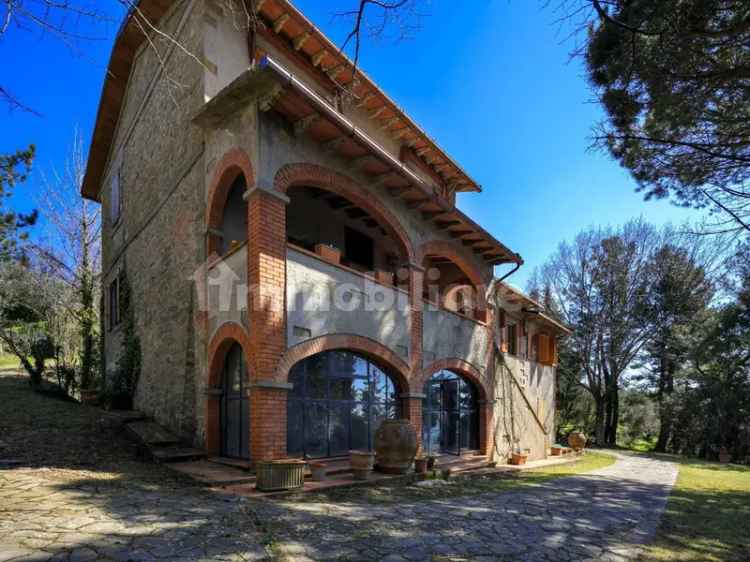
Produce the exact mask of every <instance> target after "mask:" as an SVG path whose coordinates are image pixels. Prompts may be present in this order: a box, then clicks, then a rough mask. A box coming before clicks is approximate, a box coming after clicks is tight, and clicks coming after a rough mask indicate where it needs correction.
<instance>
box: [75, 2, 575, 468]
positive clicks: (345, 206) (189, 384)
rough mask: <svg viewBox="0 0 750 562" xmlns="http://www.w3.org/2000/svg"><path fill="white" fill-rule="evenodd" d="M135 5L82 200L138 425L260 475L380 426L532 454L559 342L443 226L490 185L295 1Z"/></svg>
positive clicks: (470, 228) (470, 224)
mask: <svg viewBox="0 0 750 562" xmlns="http://www.w3.org/2000/svg"><path fill="white" fill-rule="evenodd" d="M136 4H137V8H136V9H134V10H132V11H131V13H130V15H129V17H128V18H127V20H126V21H125V23H124V24H123V26H122V28H121V30H120V32H119V34H118V36H117V39H116V42H115V45H114V49H113V52H112V55H111V59H110V63H109V68H108V74H107V78H106V81H105V84H104V89H103V92H102V97H101V101H100V105H99V111H98V115H97V120H96V126H95V130H94V135H93V139H92V144H91V149H90V154H89V160H88V166H87V172H86V176H85V180H84V184H83V189H82V191H83V196H84V197H87V198H89V199H92V200H95V201H99V202H101V204H102V206H103V209H102V210H103V217H104V219H103V262H102V271H103V280H102V282H103V294H104V295H105V298H104V310H103V318H104V327H103V329H104V333H105V338H104V355H105V363H106V368H107V370H108V372H111V371H112V370H113V369H114V368H115V366H116V363H117V359H118V357H119V356H120V353H121V351H122V349H121V348H122V341H123V323H124V322H123V317H124V312H123V310H122V308H123V306H124V305H123V298H122V295H121V293H122V290H123V282H124V281H123V280H124V279H127V282H128V286H129V287H130V291H129V296H128V299H127V306H128V307H129V313H130V314H131V315H132V316H131V317H132V323H133V326H134V328H135V333H136V334H137V335H138V337H139V341H140V347H141V355H142V370H141V375H140V379H139V381H138V385H137V391H136V395H135V405H136V407H137V408H138V409H139V410H141V411H143V412H144V413H146V414H148V415H150V416H152V417H153V418H154V419H155V420H156V421H158V422H159V423H161V424H163V425H165V426H167V427H169V428H170V429H172V430H173V431H174V432H176V433H177V434H178V435H180V436H181V437H182V438H184V439H185V440H186V441H188V442H190V443H193V444H194V445H196V446H198V447H202V448H204V449H206V450H207V452H208V453H209V454H210V455H215V456H223V457H233V458H240V459H249V460H251V461H256V460H261V459H273V458H286V457H306V458H332V457H337V456H343V455H346V454H348V452H349V451H350V450H355V449H370V448H371V447H372V437H373V434H374V431H375V429H376V428H377V426H378V423H379V422H380V420H382V419H384V418H387V417H401V418H406V419H408V420H410V421H411V423H412V424H413V425H414V426H415V428H416V429H417V435H419V436H420V438H421V446H422V448H423V449H424V450H425V451H429V452H433V453H449V454H456V455H461V454H467V453H469V454H477V453H479V454H481V455H485V456H487V457H489V458H493V459H494V460H498V459H499V460H500V461H501V462H505V460H506V459H507V456H508V453H509V451H510V450H511V449H514V448H516V447H519V448H528V449H530V458H532V459H538V458H544V457H545V456H546V455H547V450H548V448H549V447H550V445H551V440H552V439H554V427H553V426H554V395H555V367H556V339H557V338H558V337H559V336H561V335H563V334H564V333H566V331H567V330H566V328H565V327H564V326H562V325H560V324H559V323H558V322H556V321H555V320H554V319H552V318H550V317H548V316H546V315H545V314H544V313H543V311H542V307H540V306H539V305H538V304H537V303H536V302H535V301H534V300H532V299H530V298H529V297H527V296H525V295H523V294H521V293H519V292H518V291H516V290H514V289H512V288H511V287H510V286H508V285H505V284H503V283H502V282H500V280H496V279H494V277H493V276H494V271H495V269H496V268H497V271H498V275H499V276H503V275H507V274H510V273H512V272H513V271H515V270H516V269H517V268H518V267H519V266H520V265H521V264H522V263H523V261H522V259H521V257H520V256H519V255H518V254H516V253H514V252H513V251H511V250H510V249H508V248H507V247H506V246H504V245H503V244H502V243H501V242H499V241H498V240H496V239H495V238H494V237H493V236H492V235H490V234H489V233H488V232H487V231H486V230H484V229H483V228H482V227H481V226H479V225H478V224H476V223H475V222H474V221H472V219H471V218H469V217H468V216H466V215H465V214H464V213H463V212H461V211H460V210H459V208H458V207H457V206H456V194H457V193H459V192H478V191H480V187H479V185H477V183H476V182H475V181H474V180H473V179H472V178H471V177H470V176H469V175H468V174H467V173H466V172H465V171H464V170H463V169H462V168H461V167H460V166H459V164H458V163H456V162H455V161H454V160H453V159H452V158H451V157H450V156H449V155H448V154H446V152H445V151H444V150H443V149H441V148H440V146H439V145H438V144H436V142H435V141H434V140H432V139H431V138H430V137H429V136H428V135H427V133H425V132H424V131H423V130H422V129H421V128H420V127H419V126H418V125H417V124H416V123H414V121H412V119H411V118H410V117H409V116H408V115H406V114H405V113H404V111H403V110H402V109H400V108H399V106H398V105H396V103H395V102H394V101H393V100H391V99H390V98H389V97H388V96H387V95H386V94H385V93H384V92H383V91H382V90H381V89H379V88H378V86H377V85H376V84H374V83H373V82H372V81H371V80H370V79H369V78H368V77H367V76H366V75H365V74H363V73H361V72H359V71H357V72H356V75H354V76H353V72H352V63H351V61H349V60H348V59H347V58H346V57H345V56H344V55H342V54H341V53H340V52H339V49H338V48H337V46H336V45H334V44H333V43H332V42H331V41H330V40H328V39H327V38H326V37H325V36H324V35H323V34H322V33H321V32H320V31H319V30H318V29H317V28H316V27H315V26H314V25H313V24H312V23H311V22H310V21H309V20H308V19H306V18H305V16H304V15H303V14H302V13H300V12H299V11H298V10H297V9H296V8H295V7H294V6H293V5H292V4H291V3H289V2H288V1H287V0H255V2H254V3H252V4H253V5H252V10H251V11H252V12H253V13H250V12H248V13H245V12H244V11H243V10H242V9H241V8H238V9H234V10H233V9H230V8H228V7H227V6H229V5H230V4H229V3H227V2H218V1H215V2H214V1H211V0H175V1H170V0H140V2H136ZM250 4H251V3H248V5H250ZM145 18H148V21H150V22H153V23H155V25H157V26H158V28H159V31H160V32H164V34H168V35H169V36H170V37H172V38H174V40H169V39H166V38H165V35H163V34H161V33H159V34H151V37H150V40H149V41H146V40H145V38H144V33H143V30H144V29H150V27H149V24H148V23H146V20H145Z"/></svg>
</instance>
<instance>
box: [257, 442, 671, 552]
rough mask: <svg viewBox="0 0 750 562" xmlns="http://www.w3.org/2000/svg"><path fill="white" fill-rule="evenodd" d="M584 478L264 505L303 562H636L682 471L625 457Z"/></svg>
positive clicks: (279, 539) (278, 545)
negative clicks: (485, 490) (402, 499)
mask: <svg viewBox="0 0 750 562" xmlns="http://www.w3.org/2000/svg"><path fill="white" fill-rule="evenodd" d="M617 456H618V460H617V462H616V463H615V464H613V465H611V466H609V467H607V468H604V469H601V470H598V471H594V472H590V473H587V474H585V475H582V476H571V477H565V478H561V479H557V480H552V481H549V482H548V483H546V484H542V485H540V486H534V487H522V488H519V489H518V490H513V491H509V492H504V493H495V494H486V495H481V496H473V497H457V498H451V499H446V500H431V501H426V502H419V503H401V504H393V505H368V504H355V503H350V504H342V505H335V504H332V503H292V502H285V503H270V502H267V503H263V504H259V505H258V506H257V507H256V511H257V512H258V515H259V517H260V519H261V520H265V521H269V522H271V521H272V522H273V525H272V526H271V527H272V530H273V533H274V535H275V538H276V542H275V545H274V550H275V552H277V553H279V554H280V555H282V556H284V555H286V556H288V557H289V558H290V559H293V560H307V559H313V560H333V559H343V560H383V561H386V562H403V561H418V560H419V561H421V560H425V561H429V560H433V561H435V560H477V561H497V560H514V561H515V560H520V561H525V562H527V561H528V562H533V561H537V560H539V561H547V560H549V561H555V562H557V561H561V562H562V561H566V560H576V561H577V560H611V561H620V560H628V559H632V558H634V557H636V556H637V555H638V554H639V546H640V545H643V544H645V543H647V542H648V541H650V540H651V538H652V537H653V535H654V533H655V531H656V528H657V525H658V523H659V519H660V517H661V514H662V513H663V511H664V508H665V506H666V501H667V498H668V496H669V492H670V490H671V488H672V486H673V484H674V482H675V479H676V476H677V467H676V466H675V465H674V464H673V463H669V462H665V461H659V460H650V459H646V458H643V457H637V456H630V455H617Z"/></svg>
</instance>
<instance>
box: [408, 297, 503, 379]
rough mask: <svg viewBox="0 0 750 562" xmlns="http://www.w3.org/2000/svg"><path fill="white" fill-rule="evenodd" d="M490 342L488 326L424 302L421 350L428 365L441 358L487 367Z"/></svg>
mask: <svg viewBox="0 0 750 562" xmlns="http://www.w3.org/2000/svg"><path fill="white" fill-rule="evenodd" d="M490 341H491V334H490V331H489V329H488V328H487V326H486V325H485V324H484V323H482V322H479V321H477V320H473V319H471V318H468V317H467V316H464V315H462V314H458V313H456V312H452V311H450V310H446V309H444V308H439V307H437V306H435V305H434V304H432V303H429V302H425V307H424V314H423V320H422V348H423V355H424V363H425V365H427V364H429V363H432V362H433V361H438V360H440V359H447V358H454V357H457V358H459V359H463V360H464V361H467V362H468V363H471V364H473V365H476V366H485V365H486V364H487V357H488V352H489V346H490Z"/></svg>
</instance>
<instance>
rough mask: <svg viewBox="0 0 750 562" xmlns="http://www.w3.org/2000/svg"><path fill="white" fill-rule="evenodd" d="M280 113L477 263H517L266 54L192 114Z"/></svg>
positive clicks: (214, 119) (211, 119)
mask: <svg viewBox="0 0 750 562" xmlns="http://www.w3.org/2000/svg"><path fill="white" fill-rule="evenodd" d="M251 102H252V103H254V102H257V103H258V105H259V107H260V109H261V110H265V111H268V110H270V109H273V110H274V111H276V112H277V113H279V114H281V115H283V116H284V117H285V118H286V119H287V120H288V121H289V122H290V124H291V126H292V129H293V131H294V133H295V134H297V135H306V136H310V137H311V138H313V139H314V140H315V141H316V142H318V143H319V144H321V145H322V146H323V147H324V149H325V150H328V151H331V152H335V153H336V154H337V155H338V156H339V157H341V158H344V159H346V160H348V161H349V162H350V164H351V165H352V166H354V167H356V168H357V169H358V170H359V171H360V172H361V173H362V174H363V175H365V176H368V177H369V178H371V185H376V186H379V187H382V188H384V189H386V190H387V191H388V192H389V193H390V194H391V196H393V197H396V198H399V199H401V200H402V201H403V202H404V203H405V204H406V205H407V206H408V207H409V208H410V209H411V210H412V212H414V213H419V214H420V215H421V217H422V218H423V219H425V220H429V221H432V222H434V223H436V224H437V225H438V226H439V227H440V228H441V229H443V230H444V231H447V232H448V234H449V235H450V236H451V237H452V238H454V239H456V240H457V242H460V243H462V244H463V245H464V246H466V247H467V249H469V250H470V251H472V252H473V253H474V254H476V255H477V256H478V257H479V258H480V259H481V260H483V261H484V262H486V263H488V264H490V265H496V264H503V263H517V264H521V263H523V259H522V258H521V256H520V255H518V254H516V253H514V252H512V251H511V250H510V249H508V248H507V247H506V246H505V245H503V244H502V243H500V242H499V241H498V240H496V239H495V238H494V237H493V236H492V235H491V234H489V233H488V232H487V231H486V230H484V229H483V228H481V227H480V226H479V225H477V224H476V223H475V222H474V221H472V220H471V219H470V218H469V217H467V216H466V215H465V214H464V213H462V212H461V211H460V210H458V209H457V208H455V206H453V205H452V204H450V203H449V202H448V201H446V200H445V198H444V197H442V196H441V195H440V194H439V193H437V192H436V190H435V187H434V186H433V185H431V184H429V183H427V182H426V181H425V180H423V179H422V178H421V177H420V176H419V175H417V174H416V173H415V172H414V171H413V170H411V169H410V168H409V167H408V166H407V165H406V164H405V163H404V162H402V161H401V160H399V159H398V158H396V157H395V156H393V155H392V154H391V153H390V152H388V151H387V150H386V149H385V148H383V147H382V146H381V145H380V144H379V143H378V142H376V141H375V140H373V139H372V138H371V137H370V136H369V135H368V134H367V133H366V132H365V131H363V130H362V129H361V128H359V127H357V126H356V125H354V124H353V123H352V122H351V121H350V120H349V119H347V118H346V116H344V115H343V114H342V113H341V112H339V111H338V110H337V109H336V108H335V107H333V106H332V105H331V104H330V103H329V102H328V101H327V100H326V99H324V98H323V97H322V96H320V95H319V94H317V93H316V92H315V91H313V90H312V89H311V88H310V87H309V86H307V85H306V84H305V83H304V82H302V81H301V80H300V79H298V78H297V77H296V76H294V75H293V74H292V73H291V72H289V71H288V70H287V69H286V68H284V67H283V66H282V65H281V64H280V63H279V62H277V61H275V60H274V59H272V58H271V57H269V56H265V57H263V58H262V59H261V60H260V61H258V62H257V63H254V64H253V65H252V66H251V67H250V68H248V69H247V70H246V71H245V72H243V73H242V74H241V75H240V76H239V77H238V78H236V79H235V80H234V81H233V82H232V83H231V84H229V85H228V86H227V87H226V88H224V89H223V90H222V91H221V92H219V93H218V94H217V95H216V96H214V97H213V98H212V99H211V100H210V101H208V102H207V103H206V104H205V105H204V106H203V107H202V108H201V110H200V111H199V112H198V113H197V114H196V115H195V117H194V122H195V123H196V124H198V125H200V126H201V127H204V128H211V127H217V126H219V125H220V124H221V123H222V122H224V121H225V120H226V119H227V118H228V117H229V116H230V115H232V114H234V113H235V112H236V111H238V110H239V109H241V108H242V107H245V106H247V104H249V103H251Z"/></svg>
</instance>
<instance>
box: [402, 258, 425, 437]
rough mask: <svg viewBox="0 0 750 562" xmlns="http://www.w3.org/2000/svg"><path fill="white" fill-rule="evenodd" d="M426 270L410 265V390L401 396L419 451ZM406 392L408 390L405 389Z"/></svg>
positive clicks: (403, 413)
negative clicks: (423, 293) (423, 289)
mask: <svg viewBox="0 0 750 562" xmlns="http://www.w3.org/2000/svg"><path fill="white" fill-rule="evenodd" d="M423 283H424V268H423V267H422V266H420V265H417V264H415V263H410V264H409V319H410V322H411V330H410V337H409V389H408V392H405V393H404V394H402V395H401V399H402V400H401V411H402V415H403V417H404V418H405V419H407V420H409V421H410V422H411V424H412V426H413V427H414V431H416V432H417V446H418V450H419V451H420V452H421V451H422V400H423V399H424V394H422V388H421V386H420V383H421V374H422V318H423V315H422V310H423V308H424V306H423V301H422V287H423ZM404 390H406V389H404Z"/></svg>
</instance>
